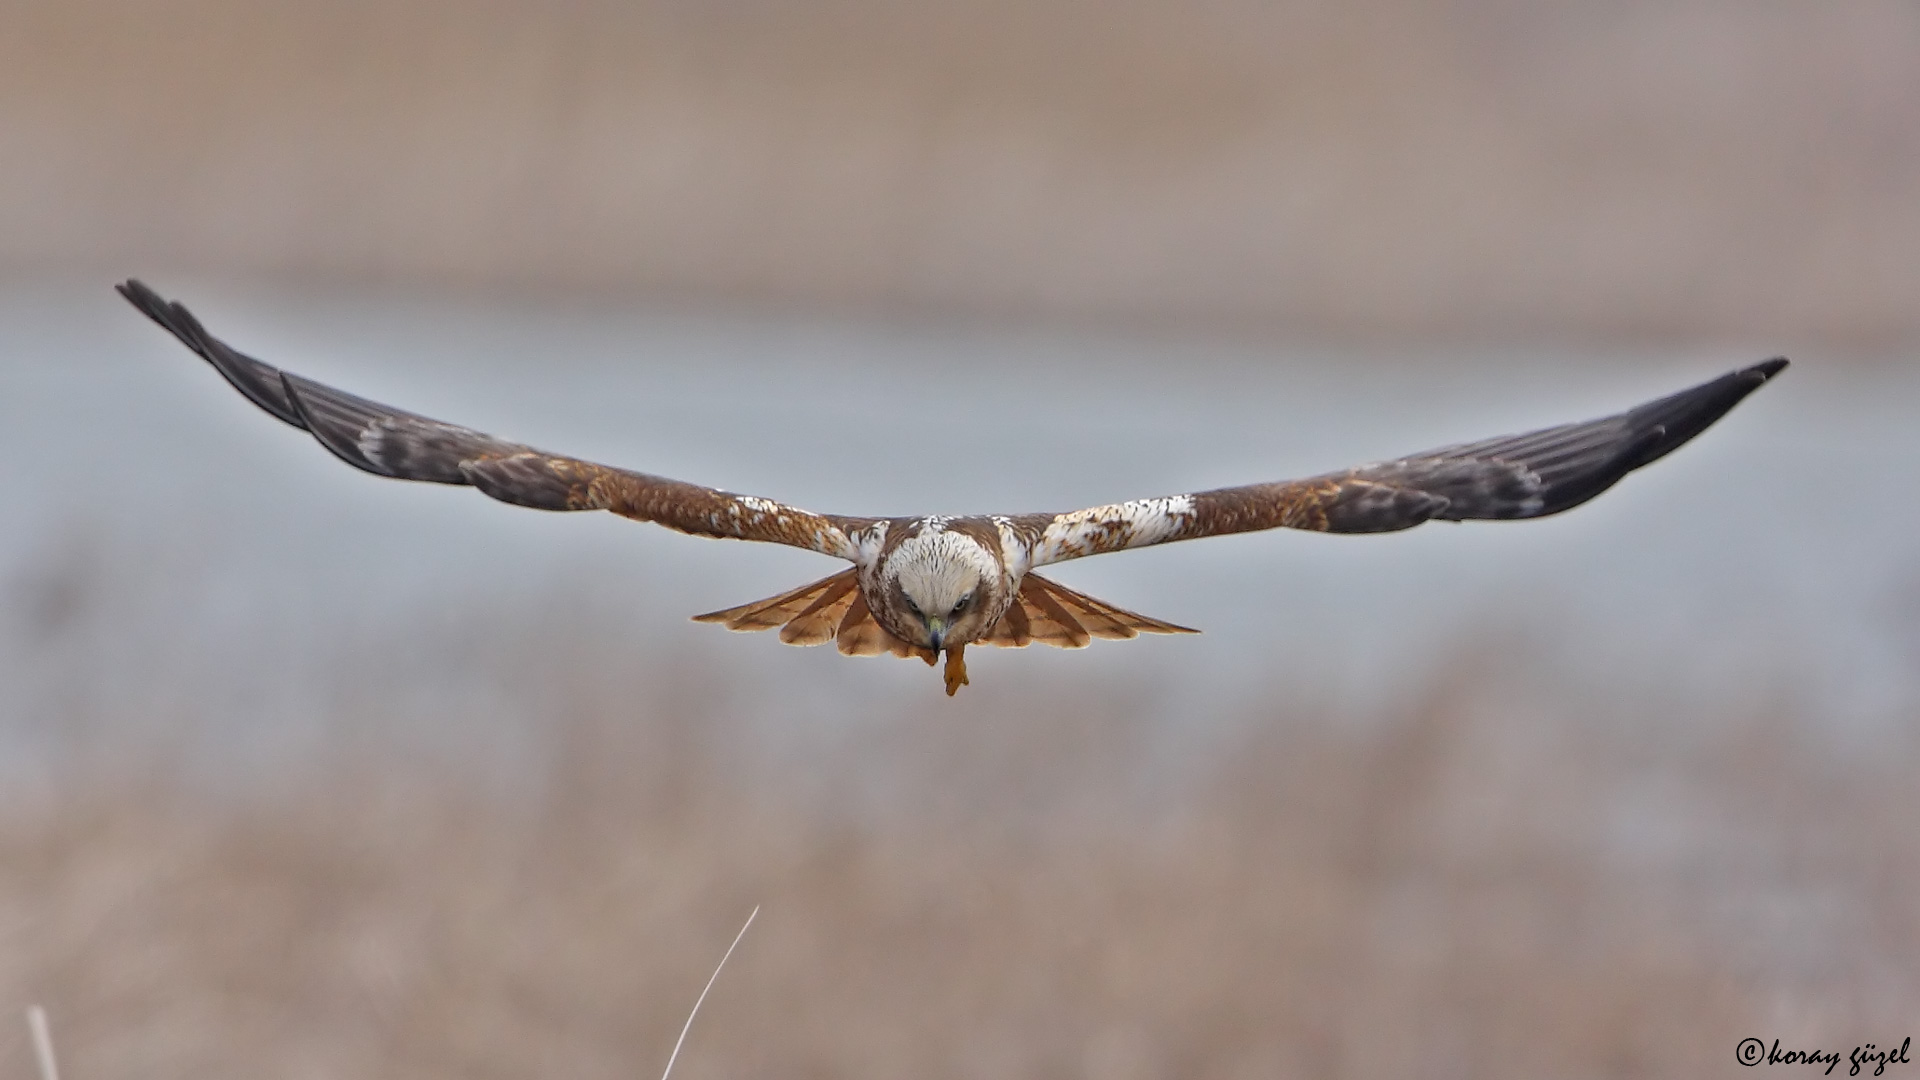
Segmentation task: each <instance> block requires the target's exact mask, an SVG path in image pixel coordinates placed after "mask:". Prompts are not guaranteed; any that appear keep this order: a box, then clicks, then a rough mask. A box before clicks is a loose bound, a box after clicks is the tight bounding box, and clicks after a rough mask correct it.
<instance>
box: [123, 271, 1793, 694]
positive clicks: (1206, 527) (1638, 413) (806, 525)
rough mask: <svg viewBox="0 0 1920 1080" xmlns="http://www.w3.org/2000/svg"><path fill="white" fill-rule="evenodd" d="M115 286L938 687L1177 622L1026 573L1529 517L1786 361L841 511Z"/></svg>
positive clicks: (139, 288)
mask: <svg viewBox="0 0 1920 1080" xmlns="http://www.w3.org/2000/svg"><path fill="white" fill-rule="evenodd" d="M119 290H120V293H121V295H123V296H125V297H126V298H127V299H128V300H129V301H131V302H132V303H133V305H134V306H135V307H137V308H139V309H140V310H141V311H142V312H144V313H146V315H147V316H148V317H149V318H151V319H153V321H154V322H157V323H159V324H160V325H161V326H163V327H165V328H166V329H167V330H168V331H170V332H172V334H173V335H174V336H175V337H177V338H179V339H180V340H181V342H183V343H184V344H185V345H186V346H187V347H188V348H190V349H192V350H193V351H194V352H196V353H198V354H200V356H201V357H202V358H204V359H205V360H207V361H208V362H209V363H211V364H212V365H213V366H214V368H215V369H216V370H218V371H219V372H220V374H221V375H223V376H225V377H226V379H227V381H228V382H229V383H232V384H233V386H234V388H235V389H237V390H239V391H240V393H242V394H244V395H245V396H246V397H247V399H248V400H250V401H252V402H253V403H254V404H255V405H258V406H259V407H260V408H262V409H265V410H266V411H267V412H269V413H272V414H273V415H274V416H275V417H277V418H279V419H280V420H282V421H284V422H285V423H288V424H291V425H293V426H294V427H297V428H302V429H304V430H306V431H308V432H310V433H311V434H312V435H313V437H314V438H315V439H317V440H319V442H320V445H322V446H324V447H326V448H327V449H328V450H330V451H332V452H333V454H334V455H335V456H337V457H339V458H340V459H341V460H342V461H345V462H346V463H347V464H349V465H352V466H354V467H355V468H358V469H363V470H365V471H367V472H370V473H374V474H376V475H379V476H390V477H394V478H396V479H401V480H425V481H429V482H431V483H437V484H465V485H469V486H472V487H476V488H479V489H480V490H481V491H482V492H483V493H485V494H487V495H489V496H492V497H493V498H495V499H498V500H500V501H502V502H508V503H514V504H516V505H519V506H530V507H533V508H535V509H539V510H610V511H612V512H613V513H616V514H619V515H620V516H622V517H627V518H632V519H634V520H636V521H651V522H655V523H657V524H660V525H665V526H666V527H668V528H670V529H677V530H679V531H681V532H685V533H692V534H694V535H696V536H712V537H722V538H729V539H735V540H761V541H768V542H772V543H778V544H788V545H791V546H793V547H800V548H806V549H808V550H811V551H817V552H819V553H821V554H822V555H831V556H833V557H835V558H839V559H844V560H846V561H847V562H849V563H852V564H853V565H852V567H851V568H849V569H846V570H842V571H840V572H839V573H837V574H834V575H832V576H830V577H825V578H822V579H820V580H819V581H815V582H813V583H811V584H808V585H802V586H801V587H799V588H797V589H794V590H792V591H791V592H785V593H781V594H780V595H778V596H773V597H769V598H767V599H765V600H756V601H754V602H753V603H750V604H742V605H740V606H739V607H732V608H727V609H726V610H724V611H715V612H712V613H710V614H706V615H698V616H695V618H696V619H697V620H698V621H701V622H712V623H719V624H720V625H722V626H725V627H727V628H728V629H730V630H771V629H773V628H775V627H779V629H780V635H779V636H780V640H781V641H784V642H786V643H787V644H789V645H821V644H825V643H826V642H829V641H832V642H834V643H836V644H837V645H838V646H839V649H840V651H841V652H843V653H846V654H847V655H849V656H875V655H879V654H882V653H892V654H893V655H895V656H902V657H916V656H917V657H919V658H921V659H923V660H925V661H926V662H927V663H928V664H929V665H932V664H934V663H936V662H938V660H939V657H940V655H941V654H942V653H944V654H945V655H946V668H945V671H944V675H945V681H946V690H947V694H948V695H949V696H951V695H952V694H954V693H955V692H956V691H958V690H959V689H960V687H961V686H963V685H966V684H967V682H968V679H967V668H966V661H965V659H964V655H965V651H966V647H967V646H968V645H996V646H1002V647H1007V648H1020V647H1023V646H1026V645H1029V644H1032V643H1034V642H1039V643H1041V644H1045V645H1053V646H1057V647H1060V648H1065V649H1078V648H1083V647H1085V646H1086V645H1087V643H1088V641H1089V640H1090V639H1092V638H1096V637H1098V638H1131V637H1136V636H1138V635H1140V634H1188V633H1195V631H1193V630H1190V629H1188V628H1187V627H1184V626H1176V625H1174V624H1173V623H1170V622H1162V621H1161V620H1159V619H1154V618H1149V617H1147V616H1145V615H1140V614H1136V613H1134V612H1131V611H1126V610H1123V609H1121V608H1117V607H1115V606H1113V605H1112V604H1109V603H1107V602H1105V601H1103V600H1096V599H1094V598H1093V597H1091V596H1086V595H1084V594H1082V593H1078V592H1075V591H1073V590H1072V589H1069V588H1066V587H1065V586H1063V585H1060V584H1059V583H1057V582H1053V581H1049V580H1047V579H1046V578H1043V577H1041V576H1040V575H1039V574H1036V573H1034V572H1033V571H1034V570H1036V569H1037V568H1039V567H1042V566H1047V565H1050V564H1052V563H1058V562H1065V561H1066V560H1068V559H1078V558H1083V557H1085V556H1088V555H1101V554H1105V553H1106V552H1110V551H1121V550H1125V549H1127V548H1136V547H1145V546H1146V545H1148V544H1164V543H1169V542H1171V541H1174V540H1193V539H1196V538H1198V537H1202V536H1219V535H1223V534H1227V533H1240V532H1252V531H1255V530H1261V529H1274V528H1288V529H1310V530H1314V531H1318V532H1334V533H1379V532H1393V531H1396V530H1399V529H1410V528H1412V527H1414V526H1415V525H1419V524H1421V523H1422V522H1426V521H1465V520H1470V519H1471V520H1480V519H1491V520H1502V519H1517V518H1537V517H1546V516H1547V515H1549V514H1557V513H1559V512H1561V511H1562V510H1566V509H1569V508H1571V507H1574V506H1578V505H1579V504H1581V503H1583V502H1586V501H1587V500H1588V499H1591V498H1593V497H1594V496H1595V495H1598V494H1600V493H1601V492H1602V491H1605V490H1606V489H1607V488H1609V487H1612V486H1613V484H1614V483H1615V482H1616V481H1618V480H1619V479H1620V478H1621V477H1623V476H1625V475H1626V474H1627V473H1629V472H1632V471H1633V470H1635V469H1638V468H1640V467H1641V466H1643V465H1646V464H1648V463H1650V462H1653V461H1655V460H1658V459H1659V458H1660V457H1662V456H1664V455H1665V454H1667V453H1668V452H1670V451H1672V450H1673V449H1674V448H1675V447H1677V446H1679V445H1680V444H1681V443H1684V442H1686V441H1687V440H1689V439H1691V438H1693V437H1694V436H1695V435H1698V434H1700V433H1701V432H1702V431H1704V430H1706V429H1707V427H1708V425H1710V424H1712V423H1713V422H1714V421H1715V420H1718V419H1719V418H1720V417H1721V416H1722V415H1724V414H1725V413H1726V412H1727V410H1729V409H1731V408H1733V407H1734V405H1736V404H1738V403H1739V402H1740V400H1741V399H1742V398H1744V397H1746V396H1747V395H1748V394H1750V393H1752V392H1753V391H1754V390H1756V389H1758V388H1759V386H1760V385H1761V384H1762V383H1764V382H1766V381H1767V380H1768V379H1770V378H1772V377H1773V376H1775V375H1777V374H1779V373H1780V372H1781V370H1783V369H1784V368H1785V367H1786V366H1787V361H1786V359H1785V358H1775V359H1772V360H1768V361H1765V362H1763V363H1759V364H1754V365H1753V366H1751V367H1746V368H1742V369H1740V370H1738V371H1733V372H1729V373H1728V374H1725V375H1722V376H1720V377H1719V378H1717V379H1713V380H1711V381H1709V382H1705V383H1702V384H1700V385H1699V386H1695V387H1693V388H1692V389H1689V390H1682V391H1680V392H1679V393H1677V394H1673V395H1671V396H1668V397H1663V398H1660V399H1659V400H1657V401H1650V402H1647V403H1646V404H1644V405H1640V406H1638V407H1636V408H1632V409H1629V410H1627V411H1626V412H1623V413H1618V414H1616V415H1613V416H1607V417H1603V418H1601V419H1598V420H1588V421H1585V422H1582V423H1573V424H1562V425H1560V426H1558V427H1550V428H1543V429H1541V430H1539V431H1533V432H1528V433H1526V434H1522V435H1505V436H1501V437H1499V438H1493V439H1485V440H1481V441H1479V442H1470V443H1461V444H1459V445H1456V446H1447V447H1442V448H1441V449H1438V450H1429V451H1426V452H1425V453H1419V454H1411V455H1408V456H1406V457H1398V458H1393V459H1391V460H1387V461H1378V462H1373V463H1371V464H1366V465H1358V466H1355V467H1353V468H1351V469H1344V470H1342V471H1339V472H1332V473H1325V474H1323V475H1320V476H1313V477H1308V478H1307V479H1304V480H1283V481H1279V482H1277V483H1267V484H1248V485H1245V486H1242V487H1228V488H1218V489H1215V490H1213V491H1202V492H1196V493H1194V494H1189V495H1167V496H1162V497H1159V498H1150V499H1135V500H1132V501H1129V502H1123V503H1115V504H1113V505H1110V506H1096V507H1093V508H1091V509H1087V510H1075V511H1073V512H1071V513H1064V514H987V515H979V516H971V517H948V516H944V515H932V516H928V517H886V518H879V517H849V516H846V515H842V514H816V513H813V512H811V511H807V510H802V509H799V508H798V507H794V506H788V505H786V504H784V503H778V502H774V501H772V500H770V499H762V498H758V497H756V496H752V495H736V494H734V493H732V492H727V491H719V490H716V489H714V488H708V487H701V486H699V485H697V484H688V483H683V482H681V481H678V480H669V479H666V478H664V477H659V476H650V475H648V474H646V473H640V472H631V471H628V470H626V469H616V468H612V467H610V466H606V465H597V464H594V463H593V462H590V461H582V460H580V459H578V458H571V457H566V456H563V455H559V454H550V453H547V452H546V451H544V450H536V449H534V448H533V447H530V446H524V445H522V444H520V443H513V442H507V441H505V440H503V439H497V438H495V437H493V436H491V435H486V434H482V433H481V432H478V431H474V430H471V429H469V428H464V427H459V426H456V425H453V424H447V423H442V422H441V421H438V420H430V419H428V418H427V417H424V416H420V415H417V414H415V413H410V412H404V411H402V410H400V409H395V408H391V407H389V406H386V405H381V404H379V403H377V402H373V401H368V400H367V399H365V398H362V397H356V396H354V395H352V394H348V393H344V392H342V391H339V390H335V389H333V388H332V387H330V386H324V385H322V384H320V383H317V382H314V381H312V380H311V379H305V378H302V377H301V376H299V375H295V374H293V373H292V372H288V371H282V370H280V369H278V368H275V367H272V366H270V365H268V364H265V363H262V362H261V361H259V360H255V359H254V358H253V357H250V356H248V355H246V354H245V353H242V352H239V351H238V350H236V349H234V348H232V347H230V346H228V345H227V344H226V343H225V342H222V341H221V340H220V339H218V338H216V337H214V336H213V335H211V334H209V333H207V331H206V330H205V328H203V327H202V326H201V325H200V322H199V320H198V319H196V318H194V317H193V315H192V314H191V313H189V312H188V311H187V309H186V308H185V307H183V306H182V305H180V304H178V303H174V302H169V301H167V300H164V299H162V298H161V297H160V296H159V294H157V293H155V292H154V291H153V290H152V289H150V288H148V287H147V286H145V285H143V284H141V283H140V282H138V281H131V280H130V281H127V282H126V283H124V284H122V285H121V286H119Z"/></svg>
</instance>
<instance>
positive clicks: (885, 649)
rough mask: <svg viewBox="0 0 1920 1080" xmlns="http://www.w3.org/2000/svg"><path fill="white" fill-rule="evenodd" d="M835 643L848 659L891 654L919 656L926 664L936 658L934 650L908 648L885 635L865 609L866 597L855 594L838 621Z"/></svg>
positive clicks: (899, 641)
mask: <svg viewBox="0 0 1920 1080" xmlns="http://www.w3.org/2000/svg"><path fill="white" fill-rule="evenodd" d="M834 642H835V644H836V645H837V646H838V647H839V649H840V651H841V652H843V653H845V654H846V655H848V656H881V655H884V654H886V653H892V654H893V655H895V656H900V657H918V658H920V659H922V660H925V661H926V662H927V663H929V664H931V663H933V662H934V660H935V658H936V657H935V654H934V652H933V650H931V649H922V648H920V647H919V646H916V645H910V644H908V643H907V642H904V641H901V640H900V639H899V638H897V637H894V636H893V635H892V634H889V633H887V631H886V629H885V628H883V627H882V626H881V625H880V624H879V623H877V622H875V621H874V620H873V612H871V611H869V610H867V599H866V597H864V596H861V595H860V594H859V593H858V592H855V593H854V594H853V603H851V604H850V605H848V607H847V613H846V614H845V615H844V616H842V617H841V619H840V627H839V629H838V630H837V631H836V633H835V635H834Z"/></svg>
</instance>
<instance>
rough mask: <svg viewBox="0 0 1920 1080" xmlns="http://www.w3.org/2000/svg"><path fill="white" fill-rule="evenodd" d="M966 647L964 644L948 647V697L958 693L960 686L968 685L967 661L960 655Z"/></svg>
mask: <svg viewBox="0 0 1920 1080" xmlns="http://www.w3.org/2000/svg"><path fill="white" fill-rule="evenodd" d="M966 648H967V647H966V646H965V645H955V646H953V647H952V648H949V649H948V650H947V696H948V697H952V696H953V695H955V694H957V693H959V692H960V688H961V687H963V686H966V685H968V682H967V661H966V659H965V658H964V657H963V656H962V655H961V654H962V653H964V652H965V651H966Z"/></svg>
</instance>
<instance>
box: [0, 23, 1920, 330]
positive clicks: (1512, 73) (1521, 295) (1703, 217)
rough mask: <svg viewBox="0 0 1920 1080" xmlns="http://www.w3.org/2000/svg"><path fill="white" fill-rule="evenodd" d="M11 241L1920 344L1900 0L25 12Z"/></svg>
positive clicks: (614, 277) (1909, 105)
mask: <svg viewBox="0 0 1920 1080" xmlns="http://www.w3.org/2000/svg"><path fill="white" fill-rule="evenodd" d="M5 20H6V33H5V34H3V35H0V146H4V147H5V148H6V152H5V153H4V154H0V268H6V269H9V270H12V271H14V272H30V273H31V272H40V271H43V270H45V269H48V268H59V267H66V268H84V269H85V270H86V271H87V272H89V273H103V274H109V275H119V274H124V273H129V272H135V271H137V272H141V273H147V274H154V273H159V272H162V271H165V270H174V269H185V268H194V269H200V270H207V271H213V272H218V273H223V274H233V273H237V272H259V271H272V272H278V273H283V274H295V275H298V274H305V275H315V274H331V275H337V276H341V277H347V278H353V279H366V278H375V279H384V280H394V281H411V282H453V283H460V284H469V285H471V284H484V285H491V286H494V287H507V286H513V287H527V286H534V287H546V288H558V289H573V290H578V289H597V290H605V291H613V292H631V291H633V290H641V289H651V290H669V291H678V292H689V293H700V294H707V295H720V296H734V297H756V298H760V299H762V300H765V299H776V300H783V301H792V302H798V303H808V304H819V303H831V304H841V305H857V306H863V307H869V308H882V309H885V308H907V309H937V310H946V311H974V312H984V313H1014V314H1017V315H1021V316H1025V317H1031V316H1036V315H1038V316H1066V317H1076V318H1114V317H1125V318H1130V319H1151V318H1176V319H1185V320H1203V321H1205V322H1206V323H1207V324H1208V325H1210V326H1219V325H1223V324H1231V325H1240V326H1257V327H1265V328H1268V329H1274V328H1279V329H1284V330H1286V331H1288V332H1290V333H1296V334H1298V333H1309V334H1330V333H1331V334H1375V335H1381V334H1384V335H1418V336H1434V335H1442V336H1453V337H1484V336H1488V335H1497V334H1506V335H1513V334H1520V335H1536V336H1538V335H1557V336H1563V337H1564V336H1571V335H1585V336H1590V337H1601V338H1620V337H1623V336H1624V337H1634V336H1638V337H1646V336H1656V337H1665V338H1673V337H1682V338H1685V337H1695V338H1698V337H1717V338H1721V339H1732V340H1733V341H1734V342H1736V343H1738V344H1740V345H1742V346H1744V347H1751V348H1760V349H1768V350H1775V351H1778V350H1782V349H1786V350H1793V349H1795V348H1797V347H1799V346H1802V345H1803V344H1805V343H1808V342H1816V343H1818V344H1820V345H1822V346H1827V347H1833V346H1847V347H1856V348H1858V347H1865V348H1881V349H1886V348H1892V347H1896V346H1899V345H1902V344H1906V343H1910V342H1911V341H1913V340H1915V339H1916V337H1920V315H1916V311H1920V308H1917V307H1916V305H1915V304H1914V303H1913V297H1914V295H1915V288H1916V285H1917V284H1920V199H1915V198H1914V193H1915V190H1916V185H1917V184H1920V12H1916V9H1915V8H1914V7H1913V5H1911V4H1909V3H1905V2H1902V0H1860V2H1856V3H1849V4H1844V5H1820V4H1804V3H1794V2H1790V0H1657V2H1653V0H1646V2H1634V3H1617V4H1580V3H1559V4H1540V3H1519V2H1516V0H1374V2H1369V3H1365V4H1333V3H1323V2H1316V0H1293V2H1288V3H1280V4H1261V3H1252V2H1243V0H1209V2H1205V3H1187V4H1163V3H1149V2H1145V0H1125V2H1122V3H1118V4H1116V3H1100V4H1093V3H1087V2H1083V0H1047V2H1044V3H1035V2H1032V0H1027V2H1014V0H989V2H986V3H975V4H968V5H951V4H936V3H929V2H921V3H908V4H892V3H882V2H879V0H823V2H816V3H809V4H805V5H793V4H784V3H777V2H771V0H745V2H730V3H724V4H710V3H700V2H692V0H646V2H643V3H633V4H630V3H603V2H594V0H573V2H569V3H562V4H529V3H515V2H508V0H409V2H407V3H376V2H372V0H348V2H343V3H328V4H317V3H304V2H293V0H278V2H274V3H266V4H261V3H253V2H248V0H188V2H184V3H169V4H164V5H155V4H148V3H142V2H140V0H57V2H55V0H16V2H14V3H11V4H9V5H8V6H7V10H6V15H5Z"/></svg>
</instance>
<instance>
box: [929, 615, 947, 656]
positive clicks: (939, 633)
mask: <svg viewBox="0 0 1920 1080" xmlns="http://www.w3.org/2000/svg"><path fill="white" fill-rule="evenodd" d="M927 633H928V634H929V635H930V636H931V637H932V638H933V651H934V652H939V651H940V639H941V638H942V637H944V636H946V633H947V620H945V619H928V620H927Z"/></svg>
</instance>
